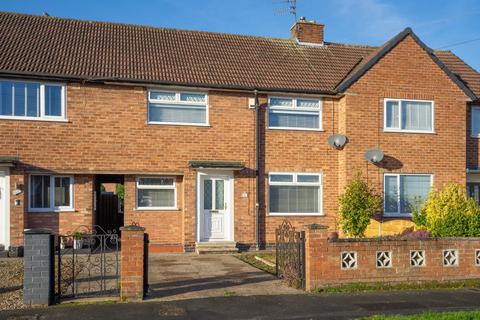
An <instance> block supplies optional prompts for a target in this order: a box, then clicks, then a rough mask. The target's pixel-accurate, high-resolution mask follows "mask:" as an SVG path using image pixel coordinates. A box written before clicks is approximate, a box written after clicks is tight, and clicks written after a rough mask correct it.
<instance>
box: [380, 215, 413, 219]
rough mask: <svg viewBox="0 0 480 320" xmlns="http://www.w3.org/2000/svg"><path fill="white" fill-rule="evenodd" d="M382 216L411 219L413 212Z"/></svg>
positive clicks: (385, 217) (383, 216)
mask: <svg viewBox="0 0 480 320" xmlns="http://www.w3.org/2000/svg"><path fill="white" fill-rule="evenodd" d="M382 218H384V219H405V220H411V219H412V215H411V214H408V215H407V214H383V215H382Z"/></svg>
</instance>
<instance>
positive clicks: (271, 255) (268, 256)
mask: <svg viewBox="0 0 480 320" xmlns="http://www.w3.org/2000/svg"><path fill="white" fill-rule="evenodd" d="M255 256H257V257H259V258H261V259H265V260H267V261H268V262H271V263H275V252H268V251H266V252H247V253H242V254H239V255H237V256H236V257H237V258H238V259H240V260H242V261H243V262H246V263H248V264H250V265H252V266H254V267H255V268H258V269H260V270H263V271H265V272H268V273H271V274H273V275H275V272H276V270H275V267H271V266H269V265H267V264H265V263H263V262H261V261H260V260H258V259H256V258H255Z"/></svg>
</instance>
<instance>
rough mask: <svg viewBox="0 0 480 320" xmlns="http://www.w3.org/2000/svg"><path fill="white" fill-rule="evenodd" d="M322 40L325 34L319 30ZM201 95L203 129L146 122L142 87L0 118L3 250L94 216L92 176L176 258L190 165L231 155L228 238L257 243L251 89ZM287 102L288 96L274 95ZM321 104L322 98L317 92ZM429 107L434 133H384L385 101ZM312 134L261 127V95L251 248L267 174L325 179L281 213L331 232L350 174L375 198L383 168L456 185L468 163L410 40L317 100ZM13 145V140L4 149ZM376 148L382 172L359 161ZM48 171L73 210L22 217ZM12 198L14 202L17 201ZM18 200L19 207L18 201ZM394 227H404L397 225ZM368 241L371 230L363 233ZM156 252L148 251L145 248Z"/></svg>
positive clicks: (86, 93) (454, 99)
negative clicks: (140, 195) (70, 189)
mask: <svg viewBox="0 0 480 320" xmlns="http://www.w3.org/2000/svg"><path fill="white" fill-rule="evenodd" d="M322 37H323V35H322ZM206 91H208V107H209V111H208V112H209V126H204V127H201V126H178V125H152V124H147V92H148V88H146V87H142V86H133V85H100V84H95V85H94V84H88V83H76V82H71V83H68V84H67V120H68V121H66V122H42V121H22V120H0V121H1V125H0V136H2V137H4V138H3V139H2V140H1V141H0V149H1V150H2V154H5V155H10V156H17V157H18V158H19V162H18V164H17V167H16V168H15V169H14V170H12V171H11V179H10V181H11V183H10V184H11V186H10V187H11V189H12V190H13V189H14V188H15V185H23V192H22V193H21V194H19V195H17V196H12V197H11V203H10V216H11V219H10V221H11V226H10V228H11V244H12V245H21V244H22V241H23V240H22V232H23V229H24V228H33V227H49V228H52V229H53V230H54V231H55V232H60V233H64V232H68V231H71V230H73V229H74V228H75V227H77V226H79V225H92V224H93V223H94V221H95V219H94V213H93V211H94V210H93V207H94V204H93V202H94V199H93V192H94V185H95V178H96V175H98V174H116V175H122V176H123V177H124V184H125V213H124V214H125V215H124V223H125V224H126V225H127V224H131V223H132V222H135V223H138V224H140V225H142V226H144V227H145V228H146V232H147V233H149V236H150V243H151V245H152V248H153V250H157V251H164V250H172V251H179V250H183V248H184V247H185V248H191V247H192V246H194V245H195V242H196V241H197V223H198V221H197V202H196V200H197V171H196V170H194V169H191V168H190V167H189V166H188V161H190V160H234V161H240V162H242V163H243V165H244V166H245V168H244V169H243V170H240V171H235V172H234V190H235V192H234V204H235V207H234V235H235V237H234V240H235V242H237V243H240V244H245V245H252V244H254V243H255V242H256V238H255V234H256V231H255V192H256V190H255V118H254V116H255V111H254V109H251V108H249V102H248V101H249V98H253V92H252V91H243V92H239V91H221V90H206ZM284 94H285V95H289V96H293V97H295V96H296V95H295V94H289V93H288V92H285V93H284ZM315 97H320V96H315ZM384 98H408V99H426V100H433V101H434V103H435V109H434V110H435V111H434V119H435V122H434V131H435V132H434V133H432V134H413V133H386V132H384V131H383V99H384ZM321 99H322V102H323V105H322V129H323V130H322V131H301V130H271V129H268V126H267V124H266V119H267V118H266V113H267V111H266V107H267V94H266V93H262V94H260V103H261V107H262V111H261V112H260V123H261V124H263V129H262V132H261V133H262V134H261V135H262V143H261V151H262V152H261V163H263V165H262V167H261V168H260V176H261V181H260V183H261V199H262V204H263V205H262V206H261V207H260V213H261V217H260V219H259V223H260V242H261V243H263V244H269V243H270V244H271V243H273V241H274V230H275V228H276V227H277V226H278V225H279V224H280V223H281V221H282V220H283V219H285V217H280V216H270V215H269V214H268V201H266V200H267V199H268V172H274V171H281V172H315V173H322V177H323V216H289V217H288V219H289V220H290V221H291V222H292V223H293V224H294V226H297V227H298V226H302V225H305V224H310V223H321V224H325V225H328V226H330V227H331V228H333V229H336V228H337V211H338V201H337V200H338V197H339V195H340V194H341V192H342V190H343V188H344V186H345V185H346V183H347V182H348V181H349V179H350V178H351V177H352V174H353V173H354V172H355V171H356V170H360V171H362V172H363V173H364V175H365V176H367V177H368V180H369V182H371V184H372V185H373V186H374V187H375V188H376V189H377V190H378V191H379V192H382V191H383V174H384V173H385V172H403V173H429V174H432V175H433V181H434V186H435V187H440V186H441V185H443V184H444V183H446V182H452V181H454V182H459V183H465V181H466V173H465V168H466V165H467V161H468V164H477V163H478V161H477V160H478V159H477V158H478V148H477V149H475V148H472V147H471V146H472V145H473V144H476V141H473V140H472V139H469V138H466V136H465V133H466V132H468V128H469V122H468V108H469V104H468V103H467V96H466V95H465V94H464V92H463V91H461V90H460V89H459V88H458V86H457V85H456V84H455V83H454V82H453V81H452V80H451V79H450V78H448V77H447V75H446V74H445V72H444V71H442V70H441V69H440V68H439V66H438V65H437V64H435V63H434V62H433V60H432V59H431V57H429V56H428V54H427V53H426V52H425V50H424V49H423V48H421V47H420V46H419V45H418V44H417V43H416V42H415V41H413V39H412V38H411V37H407V38H405V39H404V40H403V41H401V42H400V43H399V44H398V45H397V46H396V47H395V48H393V50H392V51H391V52H389V53H387V54H386V55H385V57H383V58H382V59H381V60H380V61H379V62H378V63H377V64H376V65H375V66H373V67H372V68H371V69H370V70H369V71H368V72H367V73H366V74H365V75H364V76H363V77H361V78H360V80H358V81H357V82H356V83H354V84H353V85H352V86H351V87H350V88H349V89H348V90H347V92H346V93H345V95H342V96H340V95H338V96H332V95H330V96H323V97H321ZM333 133H342V134H345V135H346V136H347V137H348V144H347V145H346V146H345V148H344V149H343V150H336V149H333V148H331V147H330V146H328V144H327V138H328V137H329V136H330V135H331V134H333ZM12 141H14V143H12ZM373 147H378V148H381V149H382V150H383V151H384V152H385V154H386V155H387V159H388V161H387V166H386V167H380V166H375V165H372V164H369V163H367V162H366V161H365V160H363V154H364V152H365V151H366V150H367V149H370V148H373ZM467 150H468V151H467ZM34 172H58V173H62V174H70V175H73V176H74V181H75V185H74V208H75V209H74V211H73V212H60V213H58V212H52V213H33V212H28V209H27V201H28V175H29V174H31V173H34ZM144 175H157V176H174V177H175V180H176V183H177V186H176V192H177V210H174V211H142V210H137V209H136V187H135V182H136V178H137V177H139V176H144ZM15 200H20V203H15ZM17 204H18V205H17ZM402 226H403V225H402ZM369 232H370V234H372V235H377V229H374V230H369ZM155 248H156V249H155Z"/></svg>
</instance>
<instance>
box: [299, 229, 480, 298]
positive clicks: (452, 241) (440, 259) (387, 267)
mask: <svg viewBox="0 0 480 320" xmlns="http://www.w3.org/2000/svg"><path fill="white" fill-rule="evenodd" d="M418 250H419V251H422V252H423V254H424V256H423V258H424V263H422V264H421V266H412V264H411V254H412V252H413V251H418ZM445 250H452V251H454V252H455V253H456V260H455V259H453V258H452V256H448V261H449V262H453V263H452V265H448V266H447V265H445V264H444V254H446V252H444V251H445ZM382 252H388V253H389V256H388V257H389V259H390V261H391V262H390V263H388V261H387V260H385V259H383V260H382V261H384V263H383V264H381V265H380V266H377V254H380V253H382ZM342 254H343V256H342ZM346 254H353V256H352V257H353V258H354V259H353V260H351V259H349V258H348V257H347V256H346ZM342 258H345V259H346V260H345V262H344V263H343V264H342ZM352 261H353V262H352ZM385 261H386V262H385ZM416 261H421V259H416ZM348 266H350V267H348ZM305 271H306V289H307V290H311V289H314V288H316V287H321V286H326V285H339V284H345V283H354V282H402V281H409V282H411V281H448V280H463V279H480V238H442V239H440V238H439V239H436V238H426V239H398V238H397V239H395V238H392V239H367V238H365V239H328V232H327V228H322V227H319V226H310V227H307V228H306V231H305Z"/></svg>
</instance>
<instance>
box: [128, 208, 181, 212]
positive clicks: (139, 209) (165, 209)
mask: <svg viewBox="0 0 480 320" xmlns="http://www.w3.org/2000/svg"><path fill="white" fill-rule="evenodd" d="M133 210H134V211H136V212H140V211H182V209H180V208H135V209H133Z"/></svg>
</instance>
